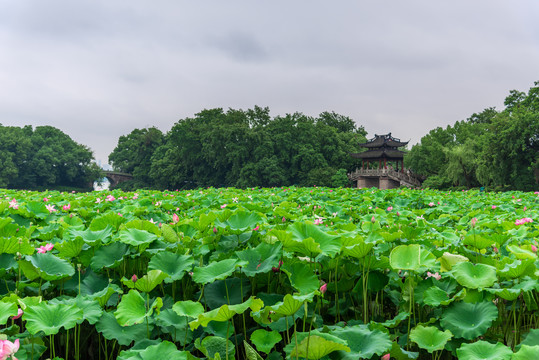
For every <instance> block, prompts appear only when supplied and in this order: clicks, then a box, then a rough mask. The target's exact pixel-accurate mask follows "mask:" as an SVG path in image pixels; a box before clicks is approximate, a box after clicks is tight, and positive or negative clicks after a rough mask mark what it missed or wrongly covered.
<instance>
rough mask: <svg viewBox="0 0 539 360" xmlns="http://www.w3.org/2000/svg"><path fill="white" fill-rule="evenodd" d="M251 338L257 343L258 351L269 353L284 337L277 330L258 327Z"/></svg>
mask: <svg viewBox="0 0 539 360" xmlns="http://www.w3.org/2000/svg"><path fill="white" fill-rule="evenodd" d="M250 339H251V342H252V343H253V344H255V346H256V349H257V350H258V351H261V352H263V353H266V354H269V353H270V351H271V349H273V348H274V347H275V345H276V344H277V343H279V342H280V341H281V340H282V339H283V338H282V336H281V334H279V332H277V331H266V330H263V329H258V330H255V331H254V332H253V333H252V334H251V338H250Z"/></svg>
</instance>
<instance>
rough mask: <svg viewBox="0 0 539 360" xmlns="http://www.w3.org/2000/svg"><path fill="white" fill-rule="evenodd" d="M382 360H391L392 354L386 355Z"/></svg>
mask: <svg viewBox="0 0 539 360" xmlns="http://www.w3.org/2000/svg"><path fill="white" fill-rule="evenodd" d="M380 359H382V360H389V359H391V354H385V355H384V356H382V357H381V358H380Z"/></svg>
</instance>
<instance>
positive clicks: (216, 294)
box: [204, 269, 251, 310]
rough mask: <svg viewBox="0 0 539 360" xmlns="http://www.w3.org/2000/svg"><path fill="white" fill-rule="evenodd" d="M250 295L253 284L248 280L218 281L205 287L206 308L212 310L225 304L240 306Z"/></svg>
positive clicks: (230, 279) (235, 278) (229, 279)
mask: <svg viewBox="0 0 539 360" xmlns="http://www.w3.org/2000/svg"><path fill="white" fill-rule="evenodd" d="M242 270H243V269H242ZM250 294H251V283H250V282H249V280H248V279H246V278H242V279H240V278H237V277H233V278H228V279H226V280H216V281H214V282H212V283H211V284H208V285H205V286H204V298H205V302H206V307H208V308H209V309H210V310H213V309H215V308H218V307H220V306H222V305H225V304H227V305H235V304H240V303H242V302H243V301H245V299H247V298H249V296H250Z"/></svg>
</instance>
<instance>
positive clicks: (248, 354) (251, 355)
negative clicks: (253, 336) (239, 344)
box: [243, 340, 269, 360]
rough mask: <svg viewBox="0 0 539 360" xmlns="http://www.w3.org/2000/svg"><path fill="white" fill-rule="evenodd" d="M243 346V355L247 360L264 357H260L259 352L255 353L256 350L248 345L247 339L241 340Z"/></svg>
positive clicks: (259, 359)
mask: <svg viewBox="0 0 539 360" xmlns="http://www.w3.org/2000/svg"><path fill="white" fill-rule="evenodd" d="M243 346H244V348H245V355H246V358H247V360H264V358H262V356H260V354H259V353H257V352H256V350H255V349H253V347H252V346H251V345H249V343H247V341H245V340H243ZM268 359H269V357H268Z"/></svg>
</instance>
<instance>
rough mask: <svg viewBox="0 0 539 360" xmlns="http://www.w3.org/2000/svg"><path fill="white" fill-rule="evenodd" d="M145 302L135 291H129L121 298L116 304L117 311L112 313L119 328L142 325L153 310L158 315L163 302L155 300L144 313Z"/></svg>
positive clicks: (159, 299)
mask: <svg viewBox="0 0 539 360" xmlns="http://www.w3.org/2000/svg"><path fill="white" fill-rule="evenodd" d="M145 304H146V301H145V300H144V298H143V297H142V295H141V294H140V293H139V292H138V291H137V290H130V291H129V292H128V293H127V294H126V295H124V296H122V300H121V301H120V303H119V304H118V308H117V310H116V311H115V312H114V316H115V317H116V320H118V324H120V325H121V326H130V325H135V324H140V323H142V322H143V321H144V320H145V318H146V317H147V316H151V315H152V313H153V310H154V308H155V309H156V312H158V313H159V310H160V309H161V306H163V301H162V300H161V298H157V299H156V300H155V301H154V302H153V304H152V305H151V306H150V308H149V309H148V311H146V306H145Z"/></svg>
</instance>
